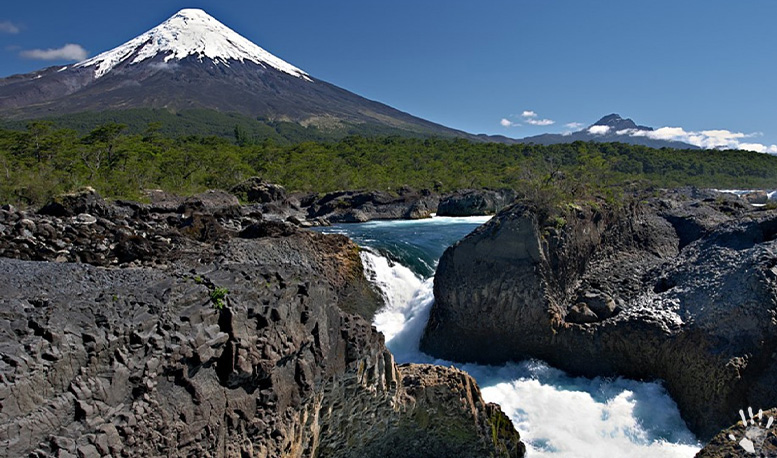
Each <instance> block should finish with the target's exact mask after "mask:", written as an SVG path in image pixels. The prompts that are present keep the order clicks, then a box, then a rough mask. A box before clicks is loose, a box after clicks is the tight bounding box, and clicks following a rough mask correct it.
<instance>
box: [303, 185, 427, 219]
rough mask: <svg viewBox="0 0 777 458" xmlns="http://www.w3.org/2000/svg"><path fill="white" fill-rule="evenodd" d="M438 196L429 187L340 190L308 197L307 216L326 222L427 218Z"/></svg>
mask: <svg viewBox="0 0 777 458" xmlns="http://www.w3.org/2000/svg"><path fill="white" fill-rule="evenodd" d="M439 200H440V198H439V197H438V196H437V195H436V194H434V193H432V192H431V191H429V190H421V191H415V190H413V189H410V188H401V189H400V190H399V191H397V193H395V194H391V193H387V192H382V191H370V192H360V191H342V192H333V193H329V194H326V195H324V196H323V197H321V198H319V199H307V201H303V204H308V207H307V208H308V215H307V217H308V219H316V218H318V219H324V220H326V221H327V222H329V223H361V222H365V221H371V220H378V219H421V218H429V217H430V216H431V214H432V213H434V212H435V211H436V210H437V204H438V203H439Z"/></svg>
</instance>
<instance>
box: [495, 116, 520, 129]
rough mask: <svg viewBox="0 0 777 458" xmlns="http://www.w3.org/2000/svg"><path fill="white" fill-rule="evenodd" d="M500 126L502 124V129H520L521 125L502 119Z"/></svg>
mask: <svg viewBox="0 0 777 458" xmlns="http://www.w3.org/2000/svg"><path fill="white" fill-rule="evenodd" d="M499 124H501V125H502V127H518V126H520V124H518V123H517V122H512V121H510V120H509V119H507V118H502V120H501V121H499Z"/></svg>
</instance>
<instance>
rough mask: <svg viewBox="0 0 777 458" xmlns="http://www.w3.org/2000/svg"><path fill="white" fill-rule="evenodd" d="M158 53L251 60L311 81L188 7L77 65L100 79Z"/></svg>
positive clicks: (171, 56) (167, 58) (226, 61)
mask: <svg viewBox="0 0 777 458" xmlns="http://www.w3.org/2000/svg"><path fill="white" fill-rule="evenodd" d="M157 55H164V56H165V57H164V61H165V62H168V61H170V60H172V59H183V58H185V57H188V56H195V57H197V58H198V59H199V60H200V61H202V60H203V59H211V60H212V61H213V62H214V63H216V64H225V65H229V61H230V60H237V61H240V62H245V61H250V62H254V63H256V64H259V65H262V66H269V67H272V68H274V69H276V70H279V71H281V72H284V73H287V74H289V75H292V76H295V77H298V78H303V79H306V80H308V81H310V78H309V77H308V74H307V73H305V72H304V71H302V70H300V69H298V68H297V67H294V66H293V65H291V64H289V63H288V62H285V61H283V60H281V59H279V58H277V57H275V56H273V55H272V54H270V53H269V52H267V51H265V50H264V49H262V48H260V47H259V46H257V45H255V44H254V43H252V42H251V41H250V40H248V39H246V38H244V37H243V36H241V35H240V34H238V33H237V32H235V31H233V30H232V29H230V28H229V27H227V26H225V25H224V24H222V23H221V22H219V21H218V20H216V19H215V18H213V17H212V16H210V15H209V14H208V13H206V12H205V11H203V10H200V9H194V8H187V9H182V10H181V11H179V12H177V13H175V14H174V15H173V16H172V17H170V19H168V20H166V21H165V22H163V23H162V24H160V25H158V26H156V27H154V28H153V29H151V30H149V31H148V32H146V33H144V34H142V35H140V36H138V37H136V38H133V39H132V40H130V41H128V42H126V43H124V44H123V45H121V46H119V47H117V48H114V49H112V50H110V51H106V52H104V53H102V54H100V55H97V56H95V57H92V58H91V59H87V60H85V61H83V62H79V63H78V64H76V66H77V67H95V77H96V78H99V77H101V76H103V75H105V74H106V73H108V72H109V71H111V70H112V69H113V68H115V67H116V66H117V65H119V64H121V63H123V62H128V63H129V64H130V65H132V64H137V63H139V62H143V61H144V60H146V59H151V58H153V57H155V56H157Z"/></svg>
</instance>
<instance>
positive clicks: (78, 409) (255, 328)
mask: <svg viewBox="0 0 777 458" xmlns="http://www.w3.org/2000/svg"><path fill="white" fill-rule="evenodd" d="M163 197H164V196H163ZM170 199H171V197H170V196H166V197H165V199H163V200H167V201H169V200H170ZM232 199H234V197H232ZM232 199H230V198H228V197H226V196H223V195H216V194H213V193H208V194H206V195H203V196H200V197H197V198H194V199H186V200H184V202H178V205H172V204H164V205H163V204H161V203H160V202H157V203H152V204H134V203H128V202H119V203H117V204H116V205H112V204H107V203H105V202H104V201H102V199H100V198H99V196H97V195H96V194H94V193H93V192H91V191H90V192H86V193H80V194H74V195H71V196H69V197H68V198H67V199H59V200H58V202H59V205H60V207H61V208H59V209H58V210H49V211H47V212H46V213H47V214H36V213H28V212H22V211H18V210H15V209H13V208H11V207H8V206H6V207H4V208H3V209H2V210H0V278H2V279H3V281H2V282H0V310H2V315H0V355H1V356H2V359H0V444H2V447H0V456H4V457H5V456H7V457H18V456H35V457H44V456H46V457H47V456H57V457H74V456H78V457H101V456H113V457H117V456H214V457H216V456H218V457H309V456H319V457H351V456H353V457H356V456H359V457H361V456H414V455H413V454H414V453H415V454H417V455H419V456H420V454H423V456H440V457H442V456H450V453H451V450H455V451H456V454H457V455H458V456H469V457H479V456H511V457H517V456H522V455H523V444H521V443H520V441H519V437H518V435H517V432H515V430H514V429H513V427H512V425H511V424H510V423H509V420H507V419H506V417H504V414H502V413H501V411H500V410H499V408H498V407H497V406H494V405H490V404H486V403H485V402H483V400H482V398H481V397H480V394H479V390H478V389H477V386H476V385H475V383H474V381H473V380H472V379H471V378H469V377H468V376H467V375H466V374H463V373H461V372H459V371H456V370H453V369H444V368H437V367H431V366H412V365H411V366H402V367H397V366H396V365H395V364H394V361H393V357H392V355H391V353H390V352H389V351H388V350H387V349H386V347H385V346H384V343H383V336H382V335H381V334H380V333H378V332H377V331H376V330H375V329H374V328H373V327H372V326H371V325H370V323H369V322H368V321H366V320H365V319H364V317H367V318H369V317H370V316H371V314H372V313H373V312H374V311H375V310H376V309H377V308H378V307H379V306H380V305H381V303H382V301H381V299H380V297H379V295H378V294H377V293H376V292H375V291H374V290H373V289H372V288H371V286H370V285H369V284H368V283H367V281H366V279H365V278H364V275H363V272H362V267H361V262H360V259H359V256H358V247H356V246H355V245H354V244H353V243H352V242H350V241H349V240H348V239H347V238H345V237H342V236H336V235H323V234H316V233H312V232H308V231H304V230H299V229H296V228H295V227H293V226H290V225H288V224H285V223H283V222H277V221H265V220H263V219H262V218H261V215H252V214H251V212H250V211H249V212H246V211H245V208H243V207H237V208H235V207H234V206H233V205H232V204H234V201H233V200H232ZM48 208H49V209H51V208H54V207H48ZM171 208H172V209H173V210H172V211H170V209H171ZM95 210H96V211H95ZM160 210H161V211H160ZM179 210H182V211H183V213H180V212H179ZM88 212H93V213H94V214H92V213H88Z"/></svg>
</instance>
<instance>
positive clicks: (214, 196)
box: [177, 190, 241, 217]
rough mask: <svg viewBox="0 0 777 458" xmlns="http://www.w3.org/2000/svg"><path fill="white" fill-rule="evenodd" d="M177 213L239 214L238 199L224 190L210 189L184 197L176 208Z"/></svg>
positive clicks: (223, 215)
mask: <svg viewBox="0 0 777 458" xmlns="http://www.w3.org/2000/svg"><path fill="white" fill-rule="evenodd" d="M177 212H178V213H181V214H185V215H190V214H192V213H209V214H212V215H214V216H216V217H235V216H240V215H241V208H240V201H238V200H237V197H235V196H233V195H232V194H229V193H227V192H224V191H218V190H210V191H206V192H203V193H201V194H197V195H194V196H192V197H189V198H188V199H186V200H185V201H184V202H183V203H182V204H181V205H180V206H179V207H178V209H177Z"/></svg>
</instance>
